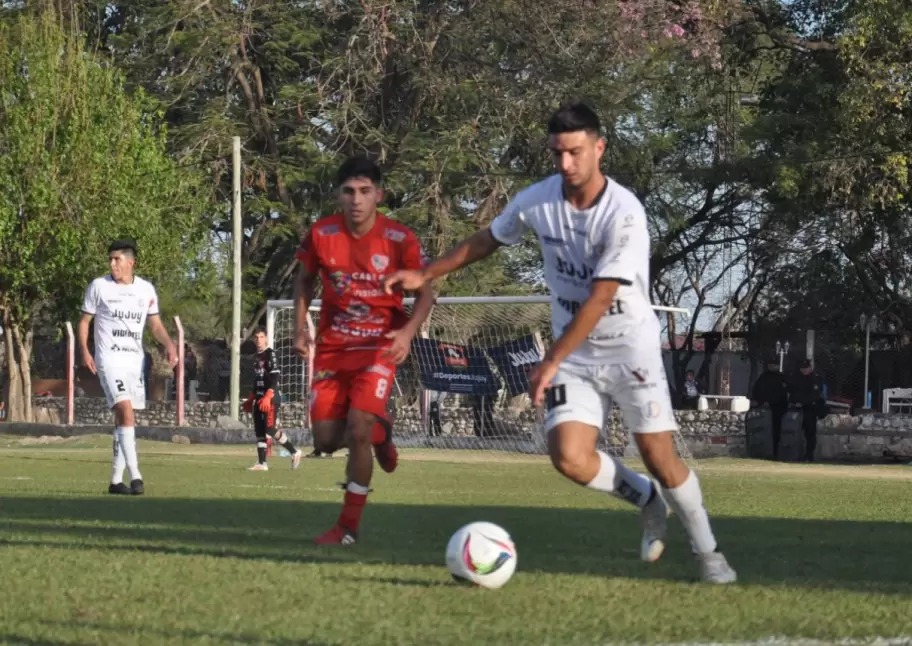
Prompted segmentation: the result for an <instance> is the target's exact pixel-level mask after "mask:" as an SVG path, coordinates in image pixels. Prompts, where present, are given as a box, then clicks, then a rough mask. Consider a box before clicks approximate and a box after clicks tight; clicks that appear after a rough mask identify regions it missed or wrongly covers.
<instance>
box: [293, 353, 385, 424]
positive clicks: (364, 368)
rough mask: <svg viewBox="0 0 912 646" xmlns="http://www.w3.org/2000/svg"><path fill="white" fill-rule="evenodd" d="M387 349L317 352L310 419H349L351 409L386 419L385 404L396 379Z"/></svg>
mask: <svg viewBox="0 0 912 646" xmlns="http://www.w3.org/2000/svg"><path fill="white" fill-rule="evenodd" d="M383 352H384V348H377V349H373V348H372V349H369V350H341V351H335V352H332V351H330V352H319V351H318V352H317V355H316V356H315V357H314V377H313V385H312V386H311V389H310V396H311V400H310V420H311V421H312V422H323V421H328V420H339V419H346V418H347V417H348V410H349V409H350V408H357V409H358V410H363V411H364V412H366V413H373V414H374V415H376V416H377V417H379V418H380V419H383V420H386V419H387V413H386V404H387V400H389V396H390V394H391V393H392V390H393V383H394V381H395V379H396V364H395V363H393V362H391V361H390V360H389V358H388V357H384V356H383Z"/></svg>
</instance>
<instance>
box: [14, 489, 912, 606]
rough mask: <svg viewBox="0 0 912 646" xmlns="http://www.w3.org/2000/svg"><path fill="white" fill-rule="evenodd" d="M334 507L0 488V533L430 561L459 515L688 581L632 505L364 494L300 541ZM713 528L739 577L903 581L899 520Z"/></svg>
mask: <svg viewBox="0 0 912 646" xmlns="http://www.w3.org/2000/svg"><path fill="white" fill-rule="evenodd" d="M338 509H339V507H338V505H337V504H333V503H325V502H311V501H278V500H222V499H213V500H208V499H174V498H167V499H157V498H73V499H60V498H58V499H46V498H33V497H0V543H2V544H5V545H35V546H46V547H55V548H59V549H67V548H70V549H85V550H104V551H110V550H124V551H142V552H152V553H158V554H174V555H207V556H214V557H224V558H237V559H267V560H271V561H276V562H291V563H342V564H344V563H358V564H364V563H369V564H376V565H379V566H388V565H431V566H435V567H442V564H443V549H444V546H445V545H446V543H447V540H448V539H449V536H450V534H451V533H452V532H453V531H454V530H456V529H457V528H458V527H460V526H461V525H463V524H465V523H467V522H471V521H474V520H488V521H491V522H495V523H498V524H500V525H503V526H504V527H506V528H507V529H508V530H509V531H510V533H511V534H512V535H513V538H514V540H515V541H516V544H517V547H518V550H519V569H520V571H521V572H524V573H552V574H591V575H598V576H618V577H630V578H636V579H665V580H672V581H691V580H693V579H694V577H695V574H696V568H695V566H694V563H693V561H692V558H691V556H690V549H689V545H688V543H687V541H686V539H685V537H684V534H683V530H682V529H681V527H680V524H679V523H678V522H677V520H676V519H675V518H674V517H672V518H671V519H670V528H671V534H672V537H671V539H670V543H669V546H668V549H667V551H666V555H665V556H664V557H663V558H662V560H661V561H659V562H658V563H656V564H653V565H649V566H647V565H646V564H643V563H641V562H640V561H639V560H638V545H639V519H638V518H637V516H636V514H635V513H634V512H633V511H619V510H592V509H557V508H529V507H506V506H503V507H500V506H498V507H493V506H487V507H481V506H465V507H458V506H443V505H394V504H382V503H375V504H369V505H368V507H367V509H366V511H365V516H364V521H363V524H362V541H361V542H360V543H359V544H357V545H355V546H353V547H351V548H329V547H317V546H314V545H312V544H310V543H309V541H308V539H309V538H310V537H311V536H314V535H316V534H318V533H320V532H321V531H322V530H325V529H326V528H328V527H329V526H330V525H331V524H332V523H333V521H335V519H336V515H337V513H338ZM714 528H715V530H716V534H717V536H718V537H719V540H720V542H721V546H722V548H723V550H724V552H725V554H726V555H727V556H728V558H729V560H730V561H731V562H732V564H733V565H734V566H735V568H736V569H737V570H738V573H739V577H740V580H741V582H742V583H746V584H761V585H773V586H775V585H790V586H810V587H820V588H843V589H850V590H859V591H870V592H880V593H902V594H912V561H910V560H909V559H908V549H909V545H912V525H909V524H905V523H887V522H865V521H855V522H849V521H827V520H804V519H780V518H738V517H723V518H718V519H716V520H715V521H714ZM377 574H378V575H379V576H381V577H385V578H383V579H382V580H384V581H387V582H388V583H390V584H394V585H426V583H425V582H422V581H421V580H420V579H413V578H409V577H408V576H407V575H406V576H404V577H402V578H400V577H399V576H398V575H397V574H396V573H394V572H378V573H377ZM342 576H345V575H342ZM374 580H376V579H374Z"/></svg>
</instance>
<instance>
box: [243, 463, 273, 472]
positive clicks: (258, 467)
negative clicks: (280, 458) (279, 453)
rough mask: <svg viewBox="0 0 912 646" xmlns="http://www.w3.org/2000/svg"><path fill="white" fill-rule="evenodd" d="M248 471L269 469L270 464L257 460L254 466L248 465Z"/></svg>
mask: <svg viewBox="0 0 912 646" xmlns="http://www.w3.org/2000/svg"><path fill="white" fill-rule="evenodd" d="M247 470H248V471H269V465H268V464H263V463H262V462H257V463H256V464H254V465H253V466H252V467H247Z"/></svg>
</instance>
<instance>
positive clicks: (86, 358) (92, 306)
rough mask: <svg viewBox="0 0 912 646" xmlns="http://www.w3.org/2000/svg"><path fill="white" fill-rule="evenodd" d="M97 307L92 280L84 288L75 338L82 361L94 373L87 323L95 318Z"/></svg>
mask: <svg viewBox="0 0 912 646" xmlns="http://www.w3.org/2000/svg"><path fill="white" fill-rule="evenodd" d="M97 307H98V290H97V288H96V286H95V282H94V281H93V282H92V283H91V284H90V285H89V288H88V289H87V290H86V293H85V299H84V300H83V302H82V316H80V317H79V323H77V324H76V339H77V341H78V342H79V350H80V352H81V353H82V363H83V365H84V366H85V367H86V368H88V369H89V370H91V371H92V374H95V357H93V356H92V353H91V352H89V325H90V324H91V323H92V319H93V318H95V312H96V311H97Z"/></svg>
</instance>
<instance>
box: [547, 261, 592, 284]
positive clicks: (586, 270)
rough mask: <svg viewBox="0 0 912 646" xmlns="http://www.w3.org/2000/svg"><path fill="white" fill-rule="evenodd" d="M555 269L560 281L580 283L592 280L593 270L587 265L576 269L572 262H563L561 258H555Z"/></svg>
mask: <svg viewBox="0 0 912 646" xmlns="http://www.w3.org/2000/svg"><path fill="white" fill-rule="evenodd" d="M555 268H556V269H557V273H558V278H559V279H561V280H569V281H570V282H573V283H580V282H586V281H590V280H592V274H593V273H594V270H593V269H592V267H589V266H588V265H585V264H583V265H581V266H579V267H577V266H576V265H574V264H573V263H572V262H570V261H568V260H564V259H563V258H561V257H558V258H557V265H556V267H555Z"/></svg>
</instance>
